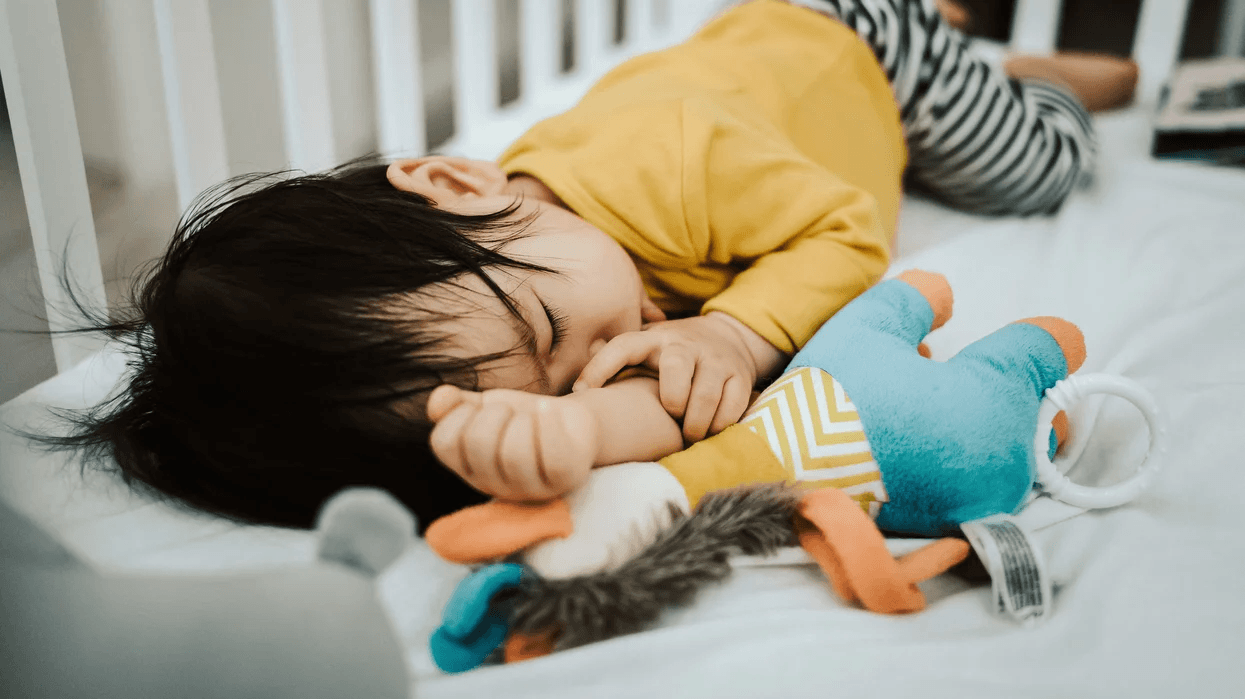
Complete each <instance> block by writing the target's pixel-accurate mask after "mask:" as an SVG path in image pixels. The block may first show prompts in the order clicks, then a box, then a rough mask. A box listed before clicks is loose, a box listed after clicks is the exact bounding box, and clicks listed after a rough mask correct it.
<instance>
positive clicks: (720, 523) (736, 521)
mask: <svg viewBox="0 0 1245 699" xmlns="http://www.w3.org/2000/svg"><path fill="white" fill-rule="evenodd" d="M800 497H801V492H800V491H798V490H796V489H795V488H792V487H790V486H786V485H781V484H773V485H764V486H750V487H746V488H736V489H730V490H722V491H718V492H715V493H711V494H709V495H707V496H705V498H704V499H702V500H701V502H700V504H699V505H698V506H697V507H696V509H695V511H694V512H693V513H692V515H691V516H688V515H686V514H684V513H683V512H682V511H681V510H680V509H679V508H677V507H674V506H672V507H671V510H672V511H671V517H672V519H673V524H672V525H671V526H670V527H669V528H667V529H665V530H664V531H662V532H661V534H660V535H658V537H657V539H656V540H655V541H653V542H652V543H651V544H649V545H648V546H647V547H645V548H644V549H643V550H642V551H641V552H640V553H639V554H637V555H636V556H634V557H632V558H631V559H629V560H628V561H627V562H626V563H624V564H623V565H622V566H620V567H618V568H616V569H614V570H610V571H604V572H599V573H593V574H589V575H581V576H576V577H572V578H566V579H561V580H550V579H547V578H543V577H541V576H540V575H539V574H537V573H536V572H535V571H534V570H531V569H529V572H530V573H531V575H525V576H524V582H523V583H522V584H521V585H520V587H519V588H517V589H516V590H514V591H513V592H512V593H510V594H509V595H507V596H506V599H505V602H504V603H505V604H506V606H507V607H509V609H510V614H509V617H510V622H511V628H512V629H513V630H514V631H517V632H520V633H524V634H535V633H539V632H543V631H547V630H548V629H551V628H556V629H559V634H558V638H557V646H556V647H557V649H559V650H562V649H566V648H574V647H576V646H581V645H585V644H588V643H593V642H596V641H602V640H605V639H608V638H613V637H616V636H621V635H624V634H629V633H635V632H637V631H640V630H643V629H644V628H646V627H648V626H649V625H651V624H653V623H654V622H656V621H657V620H658V618H659V617H660V616H661V614H662V612H663V611H664V610H665V609H667V608H669V607H672V606H680V605H686V604H688V603H689V602H691V600H692V599H693V598H694V597H695V595H696V593H697V592H698V591H699V590H700V589H701V588H702V587H704V586H706V585H708V584H710V583H714V582H718V581H721V580H723V579H725V578H726V577H727V576H728V575H730V572H731V565H730V561H729V559H730V557H731V556H736V555H748V556H757V555H760V556H766V555H772V554H773V553H775V552H776V551H777V550H778V549H779V548H782V547H785V546H792V545H795V543H796V536H795V531H794V529H793V527H792V518H793V517H794V516H795V513H796V507H797V506H798V504H799V502H800ZM499 601H501V600H499Z"/></svg>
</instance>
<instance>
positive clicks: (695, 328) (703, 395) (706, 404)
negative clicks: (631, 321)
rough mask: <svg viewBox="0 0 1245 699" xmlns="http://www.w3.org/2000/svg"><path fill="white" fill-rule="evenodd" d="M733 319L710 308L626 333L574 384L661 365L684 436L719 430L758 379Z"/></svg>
mask: <svg viewBox="0 0 1245 699" xmlns="http://www.w3.org/2000/svg"><path fill="white" fill-rule="evenodd" d="M733 323H738V321H735V320H734V319H733V318H730V319H728V318H727V317H725V316H723V315H721V314H717V313H710V314H708V315H703V316H697V317H694V318H684V319H681V320H667V321H663V322H660V323H652V324H650V325H648V326H646V327H645V329H644V330H641V331H639V332H629V333H623V334H622V335H619V336H617V337H615V338H614V339H612V340H610V342H609V344H607V345H606V346H605V347H604V348H602V349H601V351H600V352H597V353H596V355H595V356H593V357H592V359H591V360H590V361H589V362H588V364H587V366H585V367H584V370H583V371H582V372H580V374H579V379H578V380H577V381H576V382H575V387H574V390H576V391H582V390H585V389H588V388H597V387H600V386H602V385H603V384H604V383H605V382H606V381H608V380H609V379H610V378H611V377H613V376H614V375H615V374H617V373H618V372H619V371H621V370H622V369H623V368H624V367H628V366H635V365H641V364H642V365H644V366H647V367H649V368H650V369H655V370H656V371H657V375H658V383H659V390H658V392H659V396H660V398H661V404H662V407H664V408H665V409H666V412H668V413H670V415H671V417H673V418H675V419H676V420H680V421H682V423H683V438H684V439H685V440H687V441H688V442H696V441H699V440H701V439H704V438H705V437H706V436H707V435H709V434H717V433H718V432H721V431H722V430H724V429H726V428H727V427H729V426H730V425H732V424H734V423H735V422H736V421H738V420H739V417H740V416H741V415H743V414H744V410H746V409H747V408H748V400H749V398H750V397H751V394H752V386H753V384H755V383H756V380H757V365H756V361H755V360H754V357H753V354H752V352H751V351H750V350H749V347H748V344H747V343H746V341H745V339H744V338H743V337H742V335H741V333H740V331H739V329H738V328H736V327H735V326H734V324H733ZM774 351H775V352H777V350H774Z"/></svg>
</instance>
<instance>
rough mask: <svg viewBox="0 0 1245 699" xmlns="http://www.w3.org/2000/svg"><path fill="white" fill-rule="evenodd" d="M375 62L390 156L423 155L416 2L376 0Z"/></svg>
mask: <svg viewBox="0 0 1245 699" xmlns="http://www.w3.org/2000/svg"><path fill="white" fill-rule="evenodd" d="M371 13H372V17H371V19H372V63H373V66H374V70H375V76H376V99H377V121H378V123H377V130H378V132H379V133H378V141H379V146H380V151H381V152H382V153H384V154H387V155H422V154H423V152H424V150H425V149H426V147H427V133H426V129H425V127H424V88H423V75H422V71H421V70H420V67H419V66H420V47H419V24H418V23H419V19H418V17H419V12H418V2H417V1H416V0H372V3H371Z"/></svg>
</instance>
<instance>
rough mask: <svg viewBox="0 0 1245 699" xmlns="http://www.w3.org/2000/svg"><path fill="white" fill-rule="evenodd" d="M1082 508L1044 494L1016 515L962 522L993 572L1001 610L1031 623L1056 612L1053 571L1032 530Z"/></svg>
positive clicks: (992, 585) (1050, 523) (1068, 517)
mask: <svg viewBox="0 0 1245 699" xmlns="http://www.w3.org/2000/svg"><path fill="white" fill-rule="evenodd" d="M1082 512H1085V508H1083V507H1075V506H1073V505H1068V504H1066V503H1063V502H1060V501H1058V500H1055V499H1053V498H1051V497H1049V496H1046V495H1040V496H1038V497H1035V498H1033V499H1032V500H1030V501H1029V504H1028V505H1026V506H1025V508H1024V509H1023V510H1021V511H1020V512H1019V513H1017V514H1015V515H1008V514H999V515H991V516H989V517H983V518H981V519H975V520H973V521H971V522H965V523H964V524H961V525H960V529H961V530H962V531H963V532H964V535H965V536H967V537H968V543H969V544H970V545H972V547H973V550H974V551H976V552H977V556H978V557H979V558H981V562H982V565H984V566H985V568H986V572H987V573H989V574H990V583H991V590H992V591H993V593H994V602H995V611H996V612H997V613H999V614H1005V615H1007V616H1008V617H1010V618H1011V619H1012V620H1014V621H1018V622H1020V623H1021V624H1023V625H1025V626H1030V625H1033V624H1036V623H1038V622H1040V621H1042V620H1044V619H1045V618H1046V617H1048V616H1050V612H1051V583H1050V575H1049V573H1047V570H1046V561H1045V559H1044V558H1043V557H1042V551H1041V549H1039V548H1038V546H1037V545H1036V544H1035V543H1034V541H1033V538H1032V536H1031V535H1032V534H1033V533H1034V532H1037V531H1039V530H1041V529H1045V528H1046V527H1049V526H1051V525H1054V524H1058V523H1059V522H1062V521H1064V520H1067V519H1071V518H1073V517H1075V516H1077V515H1079V514H1081V513H1082Z"/></svg>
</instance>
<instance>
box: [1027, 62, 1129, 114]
mask: <svg viewBox="0 0 1245 699" xmlns="http://www.w3.org/2000/svg"><path fill="white" fill-rule="evenodd" d="M1003 70H1004V72H1006V73H1007V74H1008V75H1009V76H1011V77H1012V78H1016V79H1018V80H1042V81H1045V82H1049V83H1054V84H1056V85H1059V86H1060V87H1063V88H1065V89H1067V90H1068V91H1070V92H1071V93H1072V94H1074V95H1076V98H1077V99H1078V100H1080V101H1081V104H1083V105H1085V109H1087V110H1089V111H1091V112H1101V111H1104V110H1107V109H1115V108H1116V107H1122V106H1124V105H1126V104H1128V103H1129V102H1131V101H1132V99H1133V93H1134V92H1135V91H1136V89H1137V64H1136V63H1135V62H1134V61H1132V60H1131V59H1127V58H1118V57H1116V56H1108V55H1106V54H1094V53H1079V52H1075V51H1061V52H1059V53H1055V54H1053V55H1050V56H1028V55H1018V56H1012V57H1010V58H1008V59H1007V60H1006V61H1005V62H1004V63H1003Z"/></svg>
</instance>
